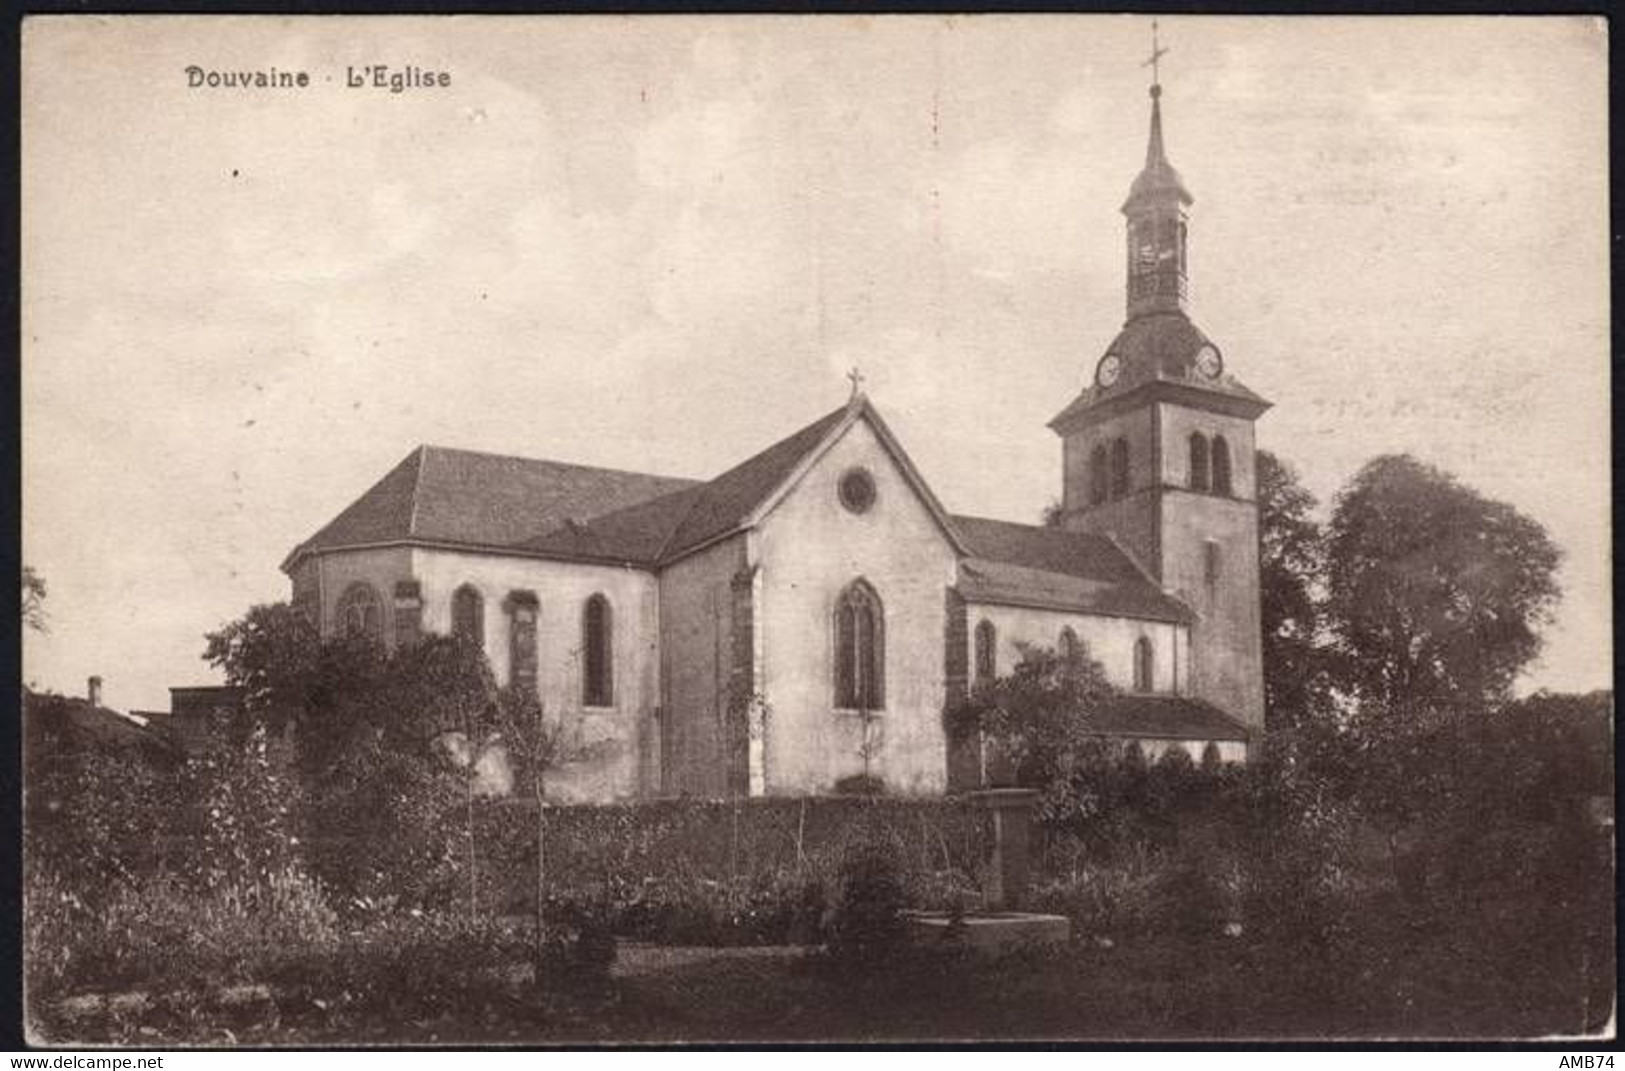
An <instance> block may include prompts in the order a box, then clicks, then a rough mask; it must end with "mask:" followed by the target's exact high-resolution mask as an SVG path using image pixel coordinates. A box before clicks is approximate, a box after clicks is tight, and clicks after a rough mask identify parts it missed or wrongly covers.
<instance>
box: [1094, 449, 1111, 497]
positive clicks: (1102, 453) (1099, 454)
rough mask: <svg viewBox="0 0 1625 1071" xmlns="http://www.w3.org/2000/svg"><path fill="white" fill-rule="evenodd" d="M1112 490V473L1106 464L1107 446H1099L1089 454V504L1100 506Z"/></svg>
mask: <svg viewBox="0 0 1625 1071" xmlns="http://www.w3.org/2000/svg"><path fill="white" fill-rule="evenodd" d="M1110 490H1111V473H1110V471H1109V470H1108V468H1107V465H1106V447H1105V446H1104V445H1101V446H1097V447H1095V449H1094V452H1093V453H1091V454H1090V455H1089V504H1090V505H1092V506H1098V505H1100V504H1101V503H1102V502H1104V501H1106V495H1107V493H1108V492H1109V491H1110Z"/></svg>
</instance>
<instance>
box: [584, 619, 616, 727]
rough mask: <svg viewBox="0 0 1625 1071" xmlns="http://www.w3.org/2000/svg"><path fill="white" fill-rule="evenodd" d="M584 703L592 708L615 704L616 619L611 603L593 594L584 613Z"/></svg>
mask: <svg viewBox="0 0 1625 1071" xmlns="http://www.w3.org/2000/svg"><path fill="white" fill-rule="evenodd" d="M581 652H582V677H581V701H582V703H584V704H585V705H587V706H589V707H608V706H614V705H615V619H614V615H613V614H612V613H611V612H610V608H609V600H608V599H606V598H604V597H603V596H602V595H594V596H593V597H592V598H590V599H588V600H587V605H586V606H585V607H583V608H582V611H581Z"/></svg>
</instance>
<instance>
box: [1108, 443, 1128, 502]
mask: <svg viewBox="0 0 1625 1071" xmlns="http://www.w3.org/2000/svg"><path fill="white" fill-rule="evenodd" d="M1126 494H1128V440H1127V439H1117V440H1115V441H1114V442H1113V443H1112V497H1113V498H1122V497H1123V496H1124V495H1126Z"/></svg>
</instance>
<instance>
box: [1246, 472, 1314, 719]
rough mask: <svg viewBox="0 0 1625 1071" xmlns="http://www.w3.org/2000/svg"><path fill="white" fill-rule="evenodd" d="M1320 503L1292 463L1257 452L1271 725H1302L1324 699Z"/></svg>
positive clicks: (1261, 588)
mask: <svg viewBox="0 0 1625 1071" xmlns="http://www.w3.org/2000/svg"><path fill="white" fill-rule="evenodd" d="M1315 504H1316V503H1315V498H1314V496H1313V495H1311V494H1310V493H1309V491H1308V490H1307V489H1306V488H1305V487H1304V486H1303V484H1301V483H1300V482H1299V480H1298V473H1297V472H1296V471H1295V470H1294V469H1293V468H1292V466H1290V465H1288V464H1286V463H1285V462H1283V461H1281V460H1279V459H1278V458H1277V457H1276V456H1275V455H1274V454H1272V453H1270V452H1269V451H1267V450H1260V451H1259V452H1258V513H1259V548H1260V553H1259V600H1260V603H1261V604H1262V610H1263V624H1264V707H1265V712H1266V717H1267V718H1268V721H1269V724H1270V725H1271V727H1290V726H1293V725H1296V724H1299V723H1301V722H1302V721H1303V720H1304V718H1305V717H1307V716H1309V715H1310V713H1311V712H1312V711H1314V710H1316V709H1318V708H1320V707H1321V706H1322V704H1323V703H1324V701H1325V699H1326V692H1327V675H1326V659H1325V651H1324V648H1323V639H1322V628H1321V607H1320V597H1321V594H1320V591H1319V590H1318V589H1319V587H1320V582H1321V576H1322V570H1323V569H1324V566H1325V548H1324V537H1323V533H1322V531H1321V527H1320V524H1319V523H1318V522H1317V521H1316V520H1315V519H1314V516H1313V513H1314V509H1315Z"/></svg>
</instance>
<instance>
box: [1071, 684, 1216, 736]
mask: <svg viewBox="0 0 1625 1071" xmlns="http://www.w3.org/2000/svg"><path fill="white" fill-rule="evenodd" d="M1089 727H1090V729H1091V730H1093V731H1095V732H1097V733H1099V734H1100V735H1102V736H1137V737H1146V738H1150V739H1161V740H1240V741H1245V740H1246V739H1247V737H1248V733H1247V727H1246V726H1245V725H1243V724H1242V723H1241V722H1239V721H1237V720H1236V719H1235V718H1232V717H1231V716H1230V715H1228V714H1226V713H1225V712H1224V711H1222V710H1220V709H1219V708H1218V707H1216V706H1214V705H1213V704H1211V703H1206V702H1203V701H1202V700H1200V699H1193V698H1191V697H1190V696H1184V695H1142V694H1128V695H1120V696H1117V697H1115V698H1114V699H1112V700H1111V701H1110V702H1109V703H1107V704H1106V705H1105V706H1103V707H1101V708H1100V709H1099V710H1096V711H1095V712H1094V713H1093V714H1092V715H1091V718H1090V726H1089Z"/></svg>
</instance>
